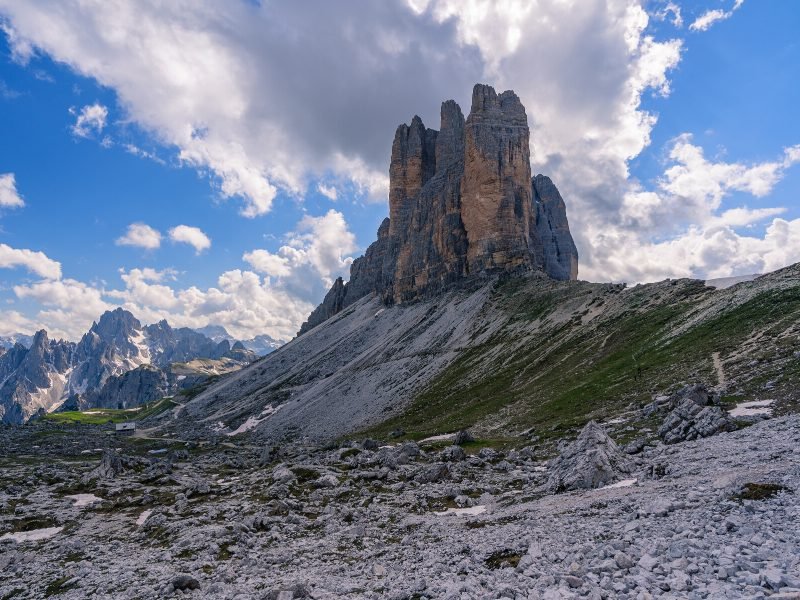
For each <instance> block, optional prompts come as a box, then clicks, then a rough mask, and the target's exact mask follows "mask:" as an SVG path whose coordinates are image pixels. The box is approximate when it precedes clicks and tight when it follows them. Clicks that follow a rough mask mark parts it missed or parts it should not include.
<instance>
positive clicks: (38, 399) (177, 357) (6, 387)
mask: <svg viewBox="0 0 800 600" xmlns="http://www.w3.org/2000/svg"><path fill="white" fill-rule="evenodd" d="M219 329H221V331H222V332H225V330H224V329H223V328H219ZM225 333H227V332H225ZM265 337H266V336H265ZM255 339H258V338H255ZM268 340H269V341H268V342H267V343H269V342H273V343H277V342H275V341H274V340H272V339H271V338H268ZM278 345H280V344H278ZM2 346H3V349H4V352H0V419H1V420H2V422H3V423H11V424H19V423H24V422H26V421H28V420H29V419H30V418H31V417H32V416H34V415H36V414H38V413H41V412H52V411H53V410H57V409H64V408H69V409H86V408H95V407H106V408H130V407H134V406H139V405H140V404H143V403H145V402H149V401H151V400H155V399H158V398H162V397H164V396H168V395H171V394H174V393H176V392H177V391H179V390H180V389H185V388H186V387H191V386H192V385H196V384H197V383H199V382H200V381H201V380H203V379H205V378H207V377H209V375H213V374H218V373H222V372H228V371H231V370H235V369H237V368H241V367H242V366H244V365H246V364H248V363H250V362H252V361H254V360H255V359H256V358H257V357H258V353H257V352H255V351H253V350H249V349H247V348H246V347H245V346H244V344H242V343H241V342H237V341H234V340H232V339H231V338H230V336H223V337H222V338H220V339H218V340H215V339H213V338H211V337H210V336H208V335H205V334H203V333H201V332H198V331H195V330H193V329H189V328H185V327H182V328H177V329H175V328H172V327H171V326H170V325H169V323H167V321H160V322H158V323H155V324H153V325H146V326H143V325H142V324H141V323H140V322H139V321H138V320H137V319H136V318H135V317H134V316H133V314H131V313H130V312H128V311H126V310H123V309H121V308H118V309H116V310H114V311H109V312H106V313H104V314H103V315H102V316H101V317H100V320H99V321H97V322H96V323H93V324H92V327H91V328H90V329H89V331H88V332H87V333H86V334H85V335H84V336H83V337H82V338H81V340H80V341H79V342H77V343H75V342H67V341H64V340H51V339H50V338H49V337H48V334H47V332H46V331H45V330H41V331H39V332H37V333H36V334H35V335H34V336H32V337H31V336H24V335H14V336H9V337H6V338H3V339H2ZM273 349H274V348H273ZM196 359H209V360H210V361H212V362H211V364H209V362H208V361H205V362H203V365H202V367H201V368H198V369H195V370H193V369H192V367H191V363H192V361H195V360H196ZM214 361H216V362H214ZM187 363H188V364H187Z"/></svg>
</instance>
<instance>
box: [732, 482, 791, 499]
mask: <svg viewBox="0 0 800 600" xmlns="http://www.w3.org/2000/svg"><path fill="white" fill-rule="evenodd" d="M788 489H789V488H787V487H786V486H783V485H778V484H777V483H745V484H744V486H743V487H742V491H740V492H739V493H738V494H735V495H734V496H733V499H734V500H769V499H770V498H774V497H775V496H777V495H778V494H779V493H780V492H783V491H788Z"/></svg>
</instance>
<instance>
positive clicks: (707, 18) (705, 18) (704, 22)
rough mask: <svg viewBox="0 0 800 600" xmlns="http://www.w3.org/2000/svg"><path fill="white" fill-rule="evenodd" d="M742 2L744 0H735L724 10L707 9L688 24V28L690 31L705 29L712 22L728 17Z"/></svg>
mask: <svg viewBox="0 0 800 600" xmlns="http://www.w3.org/2000/svg"><path fill="white" fill-rule="evenodd" d="M742 4H744V0H736V1H735V2H734V5H733V8H731V10H727V11H726V10H722V9H719V8H715V9H713V10H707V11H706V12H704V13H703V14H702V15H700V16H699V17H697V18H696V19H695V20H694V21H693V22H692V23H691V25H689V29H691V30H692V31H707V30H708V29H709V28H710V27H711V26H712V25H713V24H714V23H718V22H719V21H724V20H725V19H730V18H731V17H732V16H733V12H734V11H735V10H737V9H738V8H739V7H740V6H741V5H742Z"/></svg>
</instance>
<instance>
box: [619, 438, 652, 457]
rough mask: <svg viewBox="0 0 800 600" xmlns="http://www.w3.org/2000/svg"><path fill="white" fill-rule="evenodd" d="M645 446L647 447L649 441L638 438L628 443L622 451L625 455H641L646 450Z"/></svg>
mask: <svg viewBox="0 0 800 600" xmlns="http://www.w3.org/2000/svg"><path fill="white" fill-rule="evenodd" d="M645 446H647V440H646V439H645V438H636V439H635V440H632V441H630V442H628V443H627V444H626V445H625V446H624V447H623V448H622V451H623V452H624V453H625V454H639V453H640V452H641V451H642V450H644V448H645Z"/></svg>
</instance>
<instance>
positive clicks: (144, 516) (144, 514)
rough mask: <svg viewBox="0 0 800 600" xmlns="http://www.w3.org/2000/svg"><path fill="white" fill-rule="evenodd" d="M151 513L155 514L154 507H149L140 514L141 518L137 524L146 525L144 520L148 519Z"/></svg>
mask: <svg viewBox="0 0 800 600" xmlns="http://www.w3.org/2000/svg"><path fill="white" fill-rule="evenodd" d="M151 514H153V509H152V508H148V509H147V510H146V511H144V512H143V513H142V514H140V515H139V518H138V519H136V524H137V525H139V526H141V525H144V522H145V521H147V518H148V517H149V516H150V515H151Z"/></svg>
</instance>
